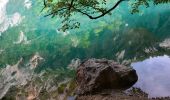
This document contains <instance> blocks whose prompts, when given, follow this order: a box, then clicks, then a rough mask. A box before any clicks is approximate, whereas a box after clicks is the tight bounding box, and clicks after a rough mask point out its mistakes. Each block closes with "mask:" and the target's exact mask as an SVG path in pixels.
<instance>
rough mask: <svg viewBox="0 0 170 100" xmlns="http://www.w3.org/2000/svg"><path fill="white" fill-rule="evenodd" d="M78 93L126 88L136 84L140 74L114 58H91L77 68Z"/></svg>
mask: <svg viewBox="0 0 170 100" xmlns="http://www.w3.org/2000/svg"><path fill="white" fill-rule="evenodd" d="M76 79H77V82H78V89H77V94H78V95H84V94H93V93H96V92H101V91H103V90H106V89H115V90H117V89H121V90H125V89H128V88H130V87H131V86H132V85H134V84H135V83H136V82H137V80H138V76H137V74H136V71H135V70H134V69H132V68H131V67H127V66H124V65H120V64H118V63H116V62H115V61H113V60H106V59H89V60H87V61H84V62H83V63H82V64H81V65H80V66H79V67H78V69H77V77H76Z"/></svg>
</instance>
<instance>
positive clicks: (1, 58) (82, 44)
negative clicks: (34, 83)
mask: <svg viewBox="0 0 170 100" xmlns="http://www.w3.org/2000/svg"><path fill="white" fill-rule="evenodd" d="M42 7H43V3H42V1H41V0H17V1H16V0H0V19H1V20H0V68H4V67H6V66H7V65H15V64H16V63H17V62H18V61H19V60H20V59H21V58H22V59H23V60H22V61H23V63H26V64H27V63H28V62H33V61H34V58H36V59H40V60H42V61H41V62H38V60H35V61H36V63H35V62H34V67H36V71H38V72H40V71H42V70H46V69H57V68H60V69H62V70H59V72H61V71H63V72H64V70H65V68H66V67H67V66H68V64H69V63H70V62H71V60H72V59H75V58H78V59H81V60H84V59H88V58H107V59H114V60H115V61H117V62H119V63H122V64H125V65H130V64H131V63H132V62H137V61H143V60H144V61H143V62H137V63H133V64H132V65H133V66H135V69H136V70H137V73H138V74H139V77H140V78H141V80H139V82H138V83H137V84H136V86H138V87H140V88H142V89H143V90H145V91H146V92H148V93H149V94H150V91H158V90H153V88H152V87H151V86H150V85H152V86H154V87H155V86H160V88H159V89H160V90H161V91H163V92H156V93H153V94H150V96H151V97H152V96H167V93H168V94H169V93H170V92H169V91H170V90H166V89H165V88H167V87H168V85H169V84H170V83H169V81H168V80H169V79H168V78H167V77H166V75H168V72H169V67H168V66H169V58H168V57H167V56H169V55H170V5H169V4H164V5H163V4H162V5H158V6H153V5H152V6H150V7H149V8H141V12H140V13H137V14H133V15H132V14H131V13H130V10H131V8H130V6H128V3H127V2H124V3H122V4H121V5H120V6H119V7H118V8H117V9H116V10H115V11H113V13H112V15H107V16H105V17H102V18H100V19H97V20H90V19H88V18H87V17H86V16H80V15H75V16H74V17H75V18H76V19H77V20H78V21H80V23H81V26H80V28H79V29H74V30H67V31H66V32H62V31H58V28H60V27H61V20H60V18H58V17H56V18H51V17H44V15H45V13H44V12H40V11H41V9H42ZM165 54H166V55H167V56H163V55H165ZM155 56H163V57H162V58H160V57H158V58H150V57H155ZM147 58H149V60H145V59H147ZM159 58H160V59H159ZM31 59H33V60H31ZM164 60H165V61H166V62H164ZM31 64H32V63H31ZM148 66H150V67H148ZM22 67H25V66H22ZM164 68H165V69H164ZM148 70H149V71H148ZM150 70H152V71H150ZM161 70H163V72H164V71H165V72H166V73H164V74H161V73H162V72H160V71H161ZM152 72H153V73H156V76H158V77H157V78H158V81H156V82H155V83H153V84H151V83H152V81H151V80H148V79H147V78H152V79H153V78H155V77H156V76H154V75H155V74H152ZM62 74H63V73H62ZM144 75H148V76H151V77H147V78H145V77H146V76H144ZM159 76H161V77H164V78H161V77H159ZM159 78H161V79H159ZM164 79H165V80H164ZM165 81H166V82H165ZM148 82H149V83H150V85H148V84H147V83H148ZM141 84H142V85H141ZM162 86H165V87H162ZM154 89H155V88H154Z"/></svg>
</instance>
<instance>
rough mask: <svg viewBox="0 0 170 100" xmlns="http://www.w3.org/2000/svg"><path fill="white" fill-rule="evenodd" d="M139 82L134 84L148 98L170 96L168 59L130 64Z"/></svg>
mask: <svg viewBox="0 0 170 100" xmlns="http://www.w3.org/2000/svg"><path fill="white" fill-rule="evenodd" d="M132 66H133V67H134V69H136V71H137V74H138V77H139V80H138V82H137V83H136V84H135V86H136V87H139V88H141V89H142V90H143V91H145V92H146V93H148V94H149V97H166V96H170V57H169V56H167V55H164V56H159V57H153V58H152V57H151V58H149V59H147V60H144V61H142V62H136V63H132Z"/></svg>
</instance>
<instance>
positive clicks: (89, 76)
mask: <svg viewBox="0 0 170 100" xmlns="http://www.w3.org/2000/svg"><path fill="white" fill-rule="evenodd" d="M36 59H37V58H36ZM30 61H32V60H30ZM37 61H38V60H37ZM37 61H36V62H37ZM22 62H23V59H22V60H19V61H18V63H17V64H15V65H11V66H8V67H7V68H5V69H3V70H2V72H1V77H0V79H1V81H0V82H1V83H0V88H1V90H0V95H1V98H0V99H1V100H170V98H169V97H165V98H148V94H147V93H145V92H143V91H142V90H140V89H138V88H134V87H133V85H134V84H135V83H136V82H137V80H138V76H137V74H136V71H135V70H134V69H133V68H131V67H127V66H124V65H120V64H118V63H116V62H115V61H113V60H107V59H88V60H85V61H83V62H81V63H80V61H73V64H70V66H71V65H73V66H72V69H70V70H69V71H65V69H61V70H58V71H57V70H56V71H53V70H51V71H46V72H42V73H39V74H37V73H34V69H35V68H36V67H32V65H33V64H34V63H32V62H30V64H29V65H28V64H27V69H24V68H23V67H21V66H24V64H23V63H22ZM37 64H38V63H36V66H37ZM71 70H72V71H73V72H74V71H75V70H76V72H75V73H74V74H75V75H76V76H75V78H73V77H72V78H71V77H65V76H64V75H66V74H69V75H70V74H71V73H70V71H71ZM72 74H73V73H72ZM66 76H67V75H66ZM2 80H3V81H2Z"/></svg>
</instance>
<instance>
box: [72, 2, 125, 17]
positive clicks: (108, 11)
mask: <svg viewBox="0 0 170 100" xmlns="http://www.w3.org/2000/svg"><path fill="white" fill-rule="evenodd" d="M123 1H128V0H119V1H118V2H117V3H116V4H115V5H114V6H113V7H112V8H110V9H109V10H107V11H106V12H103V13H102V14H101V15H99V16H96V17H94V16H92V15H90V14H88V13H86V12H83V11H81V10H80V9H76V8H74V9H75V10H77V11H78V12H80V13H81V14H83V15H86V16H88V17H89V18H90V19H98V18H100V17H103V16H105V15H106V14H108V13H110V12H111V11H112V10H114V9H115V8H116V7H117V6H118V5H119V4H120V3H121V2H123Z"/></svg>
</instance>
